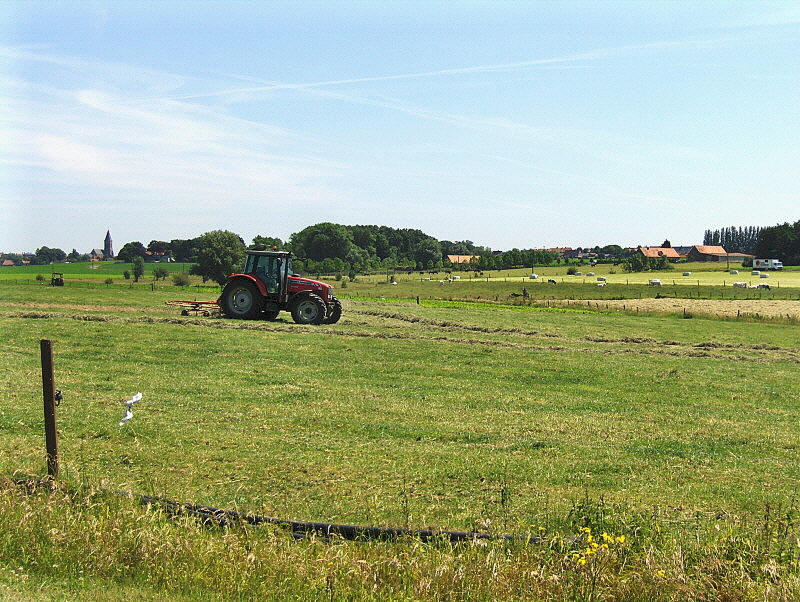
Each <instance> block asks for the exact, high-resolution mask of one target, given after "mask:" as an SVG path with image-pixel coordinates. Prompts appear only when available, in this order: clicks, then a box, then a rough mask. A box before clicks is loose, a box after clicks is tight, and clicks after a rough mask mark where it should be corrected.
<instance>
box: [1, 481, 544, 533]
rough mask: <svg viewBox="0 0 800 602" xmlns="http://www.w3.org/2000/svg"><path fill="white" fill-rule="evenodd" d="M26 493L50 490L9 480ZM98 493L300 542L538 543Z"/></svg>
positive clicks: (41, 483) (37, 483)
mask: <svg viewBox="0 0 800 602" xmlns="http://www.w3.org/2000/svg"><path fill="white" fill-rule="evenodd" d="M12 481H13V482H14V483H15V484H17V485H20V486H23V487H25V488H26V489H27V490H28V491H29V492H32V491H35V490H36V489H37V488H39V487H42V486H44V487H51V486H52V481H47V480H45V481H39V480H35V479H12ZM98 491H100V492H102V493H107V494H112V495H118V496H122V497H127V498H130V499H133V500H136V501H137V502H139V503H140V504H142V505H145V506H154V507H157V508H159V509H161V510H162V511H164V512H165V513H167V514H169V515H173V516H194V517H196V518H199V519H200V520H201V521H202V522H203V523H204V524H213V525H216V526H220V527H230V526H235V525H236V524H242V523H245V524H249V525H275V526H277V527H280V528H282V529H286V530H287V531H289V532H291V534H292V535H293V536H295V537H298V538H302V537H305V536H307V535H311V534H314V535H318V536H320V537H323V538H326V539H327V538H331V537H339V538H341V539H348V540H354V541H367V540H379V541H391V540H396V539H400V538H412V539H419V540H420V541H435V540H444V541H450V542H467V541H478V540H499V541H509V542H520V543H539V542H541V538H539V537H536V536H529V537H523V536H520V535H508V534H502V535H492V534H489V533H479V532H476V531H439V530H435V529H403V528H398V527H373V526H364V525H342V524H336V523H319V522H310V521H295V520H287V519H282V518H274V517H271V516H261V515H259V514H244V513H241V512H237V511H235V510H222V509H220V508H214V507H212V506H202V505H198V504H186V503H183V502H177V501H175V500H169V499H166V498H162V497H156V496H152V495H142V494H139V493H129V492H125V491H113V490H108V489H99V490H98Z"/></svg>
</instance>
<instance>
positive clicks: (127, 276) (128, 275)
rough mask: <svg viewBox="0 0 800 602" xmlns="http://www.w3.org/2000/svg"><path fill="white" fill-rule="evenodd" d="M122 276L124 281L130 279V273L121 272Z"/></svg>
mask: <svg viewBox="0 0 800 602" xmlns="http://www.w3.org/2000/svg"><path fill="white" fill-rule="evenodd" d="M122 276H123V277H124V278H125V280H130V279H131V273H130V272H129V271H128V270H125V271H124V272H122Z"/></svg>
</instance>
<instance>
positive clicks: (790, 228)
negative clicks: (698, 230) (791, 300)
mask: <svg viewBox="0 0 800 602" xmlns="http://www.w3.org/2000/svg"><path fill="white" fill-rule="evenodd" d="M703 244H704V245H720V246H722V247H724V248H725V250H726V251H727V252H729V253H748V254H750V255H755V256H756V257H759V258H762V259H780V260H781V261H782V262H783V263H784V265H800V220H798V221H796V222H795V223H793V224H790V223H789V222H785V223H783V224H777V225H775V226H767V227H762V226H744V227H742V226H738V227H737V226H730V227H728V228H720V229H718V230H706V231H705V235H704V236H703Z"/></svg>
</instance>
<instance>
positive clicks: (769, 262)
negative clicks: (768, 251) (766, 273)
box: [753, 259, 783, 270]
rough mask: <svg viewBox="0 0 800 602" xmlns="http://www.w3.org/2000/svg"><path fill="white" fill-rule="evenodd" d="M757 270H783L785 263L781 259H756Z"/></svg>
mask: <svg viewBox="0 0 800 602" xmlns="http://www.w3.org/2000/svg"><path fill="white" fill-rule="evenodd" d="M753 269H755V270H782V269H783V262H782V261H781V260H780V259H754V260H753Z"/></svg>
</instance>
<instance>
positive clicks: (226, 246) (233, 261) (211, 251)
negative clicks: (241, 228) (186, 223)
mask: <svg viewBox="0 0 800 602" xmlns="http://www.w3.org/2000/svg"><path fill="white" fill-rule="evenodd" d="M194 242H195V248H196V249H197V263H196V264H195V265H193V266H192V268H191V270H190V271H191V273H192V274H197V275H198V276H200V277H201V278H202V279H203V282H206V281H207V280H213V281H214V282H216V283H218V284H220V285H222V284H224V283H225V280H227V278H228V276H229V275H230V274H232V273H233V272H235V271H237V270H238V269H239V268H241V266H242V263H243V262H244V243H243V242H242V239H241V238H239V236H238V235H236V234H234V233H233V232H230V231H228V230H212V231H211V232H206V233H205V234H201V235H200V236H198V237H197V238H196V239H194Z"/></svg>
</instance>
